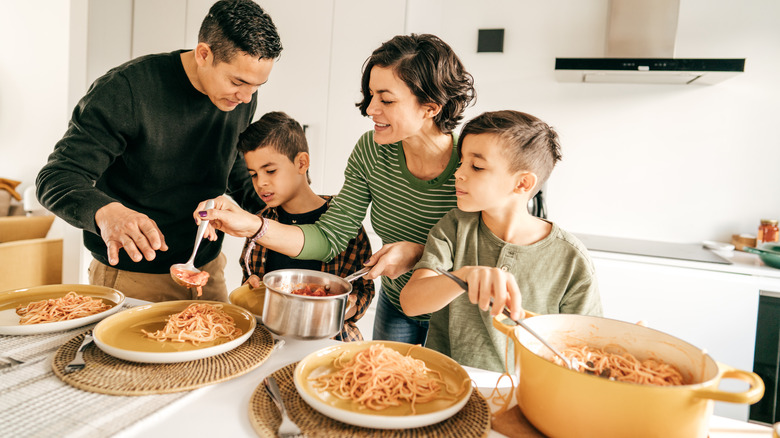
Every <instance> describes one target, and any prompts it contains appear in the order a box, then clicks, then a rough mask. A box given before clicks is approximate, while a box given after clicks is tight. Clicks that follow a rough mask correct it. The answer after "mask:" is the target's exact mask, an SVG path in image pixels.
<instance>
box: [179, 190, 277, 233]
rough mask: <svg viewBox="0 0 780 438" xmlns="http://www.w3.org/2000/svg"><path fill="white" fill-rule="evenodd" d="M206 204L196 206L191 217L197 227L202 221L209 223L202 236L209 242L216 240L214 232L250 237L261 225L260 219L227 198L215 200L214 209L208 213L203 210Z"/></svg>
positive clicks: (204, 202) (222, 197)
mask: <svg viewBox="0 0 780 438" xmlns="http://www.w3.org/2000/svg"><path fill="white" fill-rule="evenodd" d="M206 202H208V200H205V201H202V202H201V203H200V204H198V208H196V209H195V212H194V213H193V214H192V217H194V218H195V222H196V223H197V224H198V225H200V221H202V220H207V221H209V226H208V227H207V228H206V233H205V234H204V236H203V237H204V238H207V239H209V240H217V233H216V230H220V231H223V232H225V233H227V234H230V235H231V236H235V237H252V236H253V235H254V234H255V233H256V232H257V230H258V229H260V226H261V225H262V224H263V219H262V218H260V217H258V216H257V215H254V214H252V213H249V212H248V211H246V210H244V209H242V208H241V207H239V206H238V205H236V204H235V203H234V202H233V201H231V200H230V199H229V198H228V197H227V196H220V197H218V198H215V199H214V208H213V209H211V210H208V211H206V210H205V208H206Z"/></svg>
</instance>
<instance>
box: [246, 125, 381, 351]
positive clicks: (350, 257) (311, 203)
mask: <svg viewBox="0 0 780 438" xmlns="http://www.w3.org/2000/svg"><path fill="white" fill-rule="evenodd" d="M238 151H239V152H242V153H243V154H244V158H245V160H246V164H247V168H248V170H249V174H250V176H251V177H252V184H253V185H254V187H255V190H256V191H257V194H258V195H260V198H262V200H263V201H264V202H265V203H266V208H265V209H264V210H262V211H261V212H260V213H258V215H260V216H263V217H265V218H268V219H273V220H276V221H279V222H280V223H283V224H290V225H293V224H313V223H314V222H316V221H317V219H319V217H320V215H321V214H322V213H324V212H325V211H326V210H327V209H328V205H329V204H330V201H331V199H332V198H333V197H332V196H320V195H317V194H315V193H314V191H313V190H312V189H311V186H310V185H309V184H310V183H311V179H310V178H309V164H310V162H309V146H308V143H307V141H306V136H305V135H304V132H303V128H301V125H300V124H299V123H298V122H296V121H295V120H294V119H293V118H291V117H290V116H288V115H287V114H285V113H283V112H270V113H267V114H265V115H264V116H263V117H261V118H260V120H258V121H256V122H254V123H252V124H251V125H249V127H248V128H247V129H246V130H245V131H244V132H243V133H242V134H241V135H240V136H239V138H238ZM249 241H250V239H247V241H246V243H245V244H244V250H243V251H242V255H241V261H240V263H241V265H242V266H244V265H245V261H246V267H245V269H244V283H246V282H247V281H249V284H250V286H252V287H258V286H259V284H260V280H261V279H262V277H263V275H264V274H265V273H266V272H271V271H274V270H277V269H288V268H297V269H312V270H316V271H323V272H328V273H330V274H333V275H337V276H339V277H346V276H347V275H349V274H351V273H353V272H355V271H358V270H359V269H361V268H362V267H363V262H364V261H366V260H368V259H369V257H371V244H370V243H369V240H368V236H367V235H366V231H365V229H363V228H362V227H361V229H360V231H359V232H358V234H357V236H356V237H355V238H354V239H352V240H351V241H350V242H349V245H348V246H347V249H346V250H344V252H342V253H341V254H339V255H338V256H336V257H335V258H334V259H333V260H331V261H330V262H327V263H324V262H321V261H319V260H297V259H293V258H291V257H288V256H286V255H284V254H280V253H277V252H276V251H272V250H269V249H266V248H265V247H263V246H260V245H258V246H255V245H252V248H249V246H250V245H249ZM247 250H250V253H249V254H248V256H249V257H248V258H247ZM246 270H250V271H251V275H250V273H247V271H246ZM373 298H374V282H373V281H372V280H366V279H363V278H359V279H357V280H355V281H353V282H352V293H351V294H350V297H349V303H350V305H349V307H348V308H347V313H346V316H345V318H344V327H343V328H342V330H341V333H339V334H338V335H336V336H335V338H334V339H339V340H343V341H362V340H363V336H362V334H361V333H360V330H359V329H358V327H357V325H356V324H355V323H356V322H357V321H358V320H359V319H360V318H361V317H362V316H363V315H364V314H365V313H366V309H368V306H369V304H371V300H372V299H373Z"/></svg>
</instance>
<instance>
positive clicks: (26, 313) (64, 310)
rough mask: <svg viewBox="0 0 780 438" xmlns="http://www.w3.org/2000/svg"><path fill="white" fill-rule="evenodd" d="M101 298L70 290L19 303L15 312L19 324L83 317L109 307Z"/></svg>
mask: <svg viewBox="0 0 780 438" xmlns="http://www.w3.org/2000/svg"><path fill="white" fill-rule="evenodd" d="M110 308H111V306H110V305H108V304H106V303H104V302H103V301H102V300H100V299H97V298H92V297H89V296H85V295H79V294H77V293H76V292H73V291H70V292H68V293H67V294H66V295H65V296H64V297H62V298H51V299H48V300H41V301H34V302H32V303H29V304H27V305H26V306H22V305H19V306H17V308H16V314H17V315H19V316H20V317H21V318H20V319H19V324H20V325H29V324H43V323H47V322H57V321H67V320H71V319H77V318H83V317H85V316H89V315H94V314H96V313H100V312H104V311H106V310H108V309H110Z"/></svg>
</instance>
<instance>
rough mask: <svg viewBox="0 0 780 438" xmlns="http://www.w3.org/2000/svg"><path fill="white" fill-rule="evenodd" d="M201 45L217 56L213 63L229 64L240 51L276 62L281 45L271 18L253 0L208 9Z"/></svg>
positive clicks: (226, 0)
mask: <svg viewBox="0 0 780 438" xmlns="http://www.w3.org/2000/svg"><path fill="white" fill-rule="evenodd" d="M198 42H199V43H206V44H208V45H209V47H211V51H212V52H213V53H214V62H215V63H218V62H230V61H231V60H232V59H233V56H235V55H236V54H237V53H239V52H244V53H246V54H248V55H250V56H253V57H256V58H257V59H263V58H266V59H276V58H278V57H279V55H280V54H281V53H282V42H281V40H280V39H279V34H278V33H277V31H276V26H275V25H274V22H273V21H272V20H271V17H270V16H269V15H268V14H266V13H265V11H263V8H261V7H260V5H258V4H257V3H255V2H253V1H251V0H220V1H218V2H216V3H214V4H213V5H212V6H211V9H209V13H208V15H206V18H204V19H203V23H202V24H201V25H200V32H198Z"/></svg>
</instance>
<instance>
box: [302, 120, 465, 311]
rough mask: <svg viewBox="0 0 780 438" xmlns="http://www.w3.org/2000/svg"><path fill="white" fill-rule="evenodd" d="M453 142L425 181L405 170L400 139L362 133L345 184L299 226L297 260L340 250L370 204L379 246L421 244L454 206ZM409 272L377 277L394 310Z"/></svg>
mask: <svg viewBox="0 0 780 438" xmlns="http://www.w3.org/2000/svg"><path fill="white" fill-rule="evenodd" d="M455 143H456V139H455V138H454V136H453V146H452V155H451V157H450V162H449V163H448V164H447V168H446V169H444V172H442V173H441V175H439V176H437V177H436V178H434V179H432V180H427V181H426V180H421V179H419V178H417V177H415V176H414V175H412V174H411V173H410V172H409V169H408V168H407V166H406V159H405V157H404V151H403V147H402V145H401V142H398V143H393V144H388V145H381V144H378V143H376V142H374V131H369V132H366V133H365V134H363V135H362V136H361V137H360V140H358V142H357V145H356V146H355V149H354V150H353V151H352V154H351V155H350V157H349V161H348V162H347V169H346V170H345V171H344V176H345V181H344V186H343V187H342V188H341V191H340V192H339V194H338V195H337V196H336V198H335V199H334V200H333V201H332V202H331V204H330V208H329V209H328V211H327V212H325V213H324V214H323V215H322V216H321V217H320V220H319V221H317V223H315V224H311V225H301V226H300V228H301V229H302V230H303V233H304V236H305V243H304V246H303V250H302V251H301V253H300V254H299V255H298V256H297V257H296V258H299V259H314V260H323V261H328V260H330V259H332V258H333V257H335V256H336V255H337V254H339V253H341V252H342V251H343V250H344V249H345V248H346V247H347V243H348V242H349V240H350V239H352V238H354V237H355V235H356V234H357V231H358V229H359V228H360V226H361V225H362V222H363V219H365V217H366V213H367V211H368V207H369V205H371V226H372V227H373V228H374V231H375V232H376V233H377V235H378V236H379V237H380V238H381V239H382V244H383V245H386V244H388V243H393V242H401V241H407V242H414V243H419V244H421V245H424V244H425V241H426V239H427V237H428V232H429V231H430V230H431V228H433V226H434V225H435V224H436V222H438V221H439V219H441V218H442V217H443V216H444V215H445V214H446V213H447V212H448V211H450V210H452V209H453V208H455V207H456V206H457V199H456V198H455V170H456V169H457V168H458V153H457V150H456V146H455ZM411 275H412V273H411V272H407V273H406V274H403V275H401V276H399V277H398V278H396V279H395V280H391V279H390V278H388V277H384V276H383V277H382V289H383V291H384V293H385V294H386V295H387V297H388V298H389V299H390V301H391V302H392V303H393V305H395V307H396V308H397V309H398V310H399V311H401V304H400V301H399V297H400V295H401V289H403V287H404V285H406V282H407V281H409V278H410V277H411ZM428 318H430V315H420V316H416V317H413V318H412V319H416V320H427V319H428Z"/></svg>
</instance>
